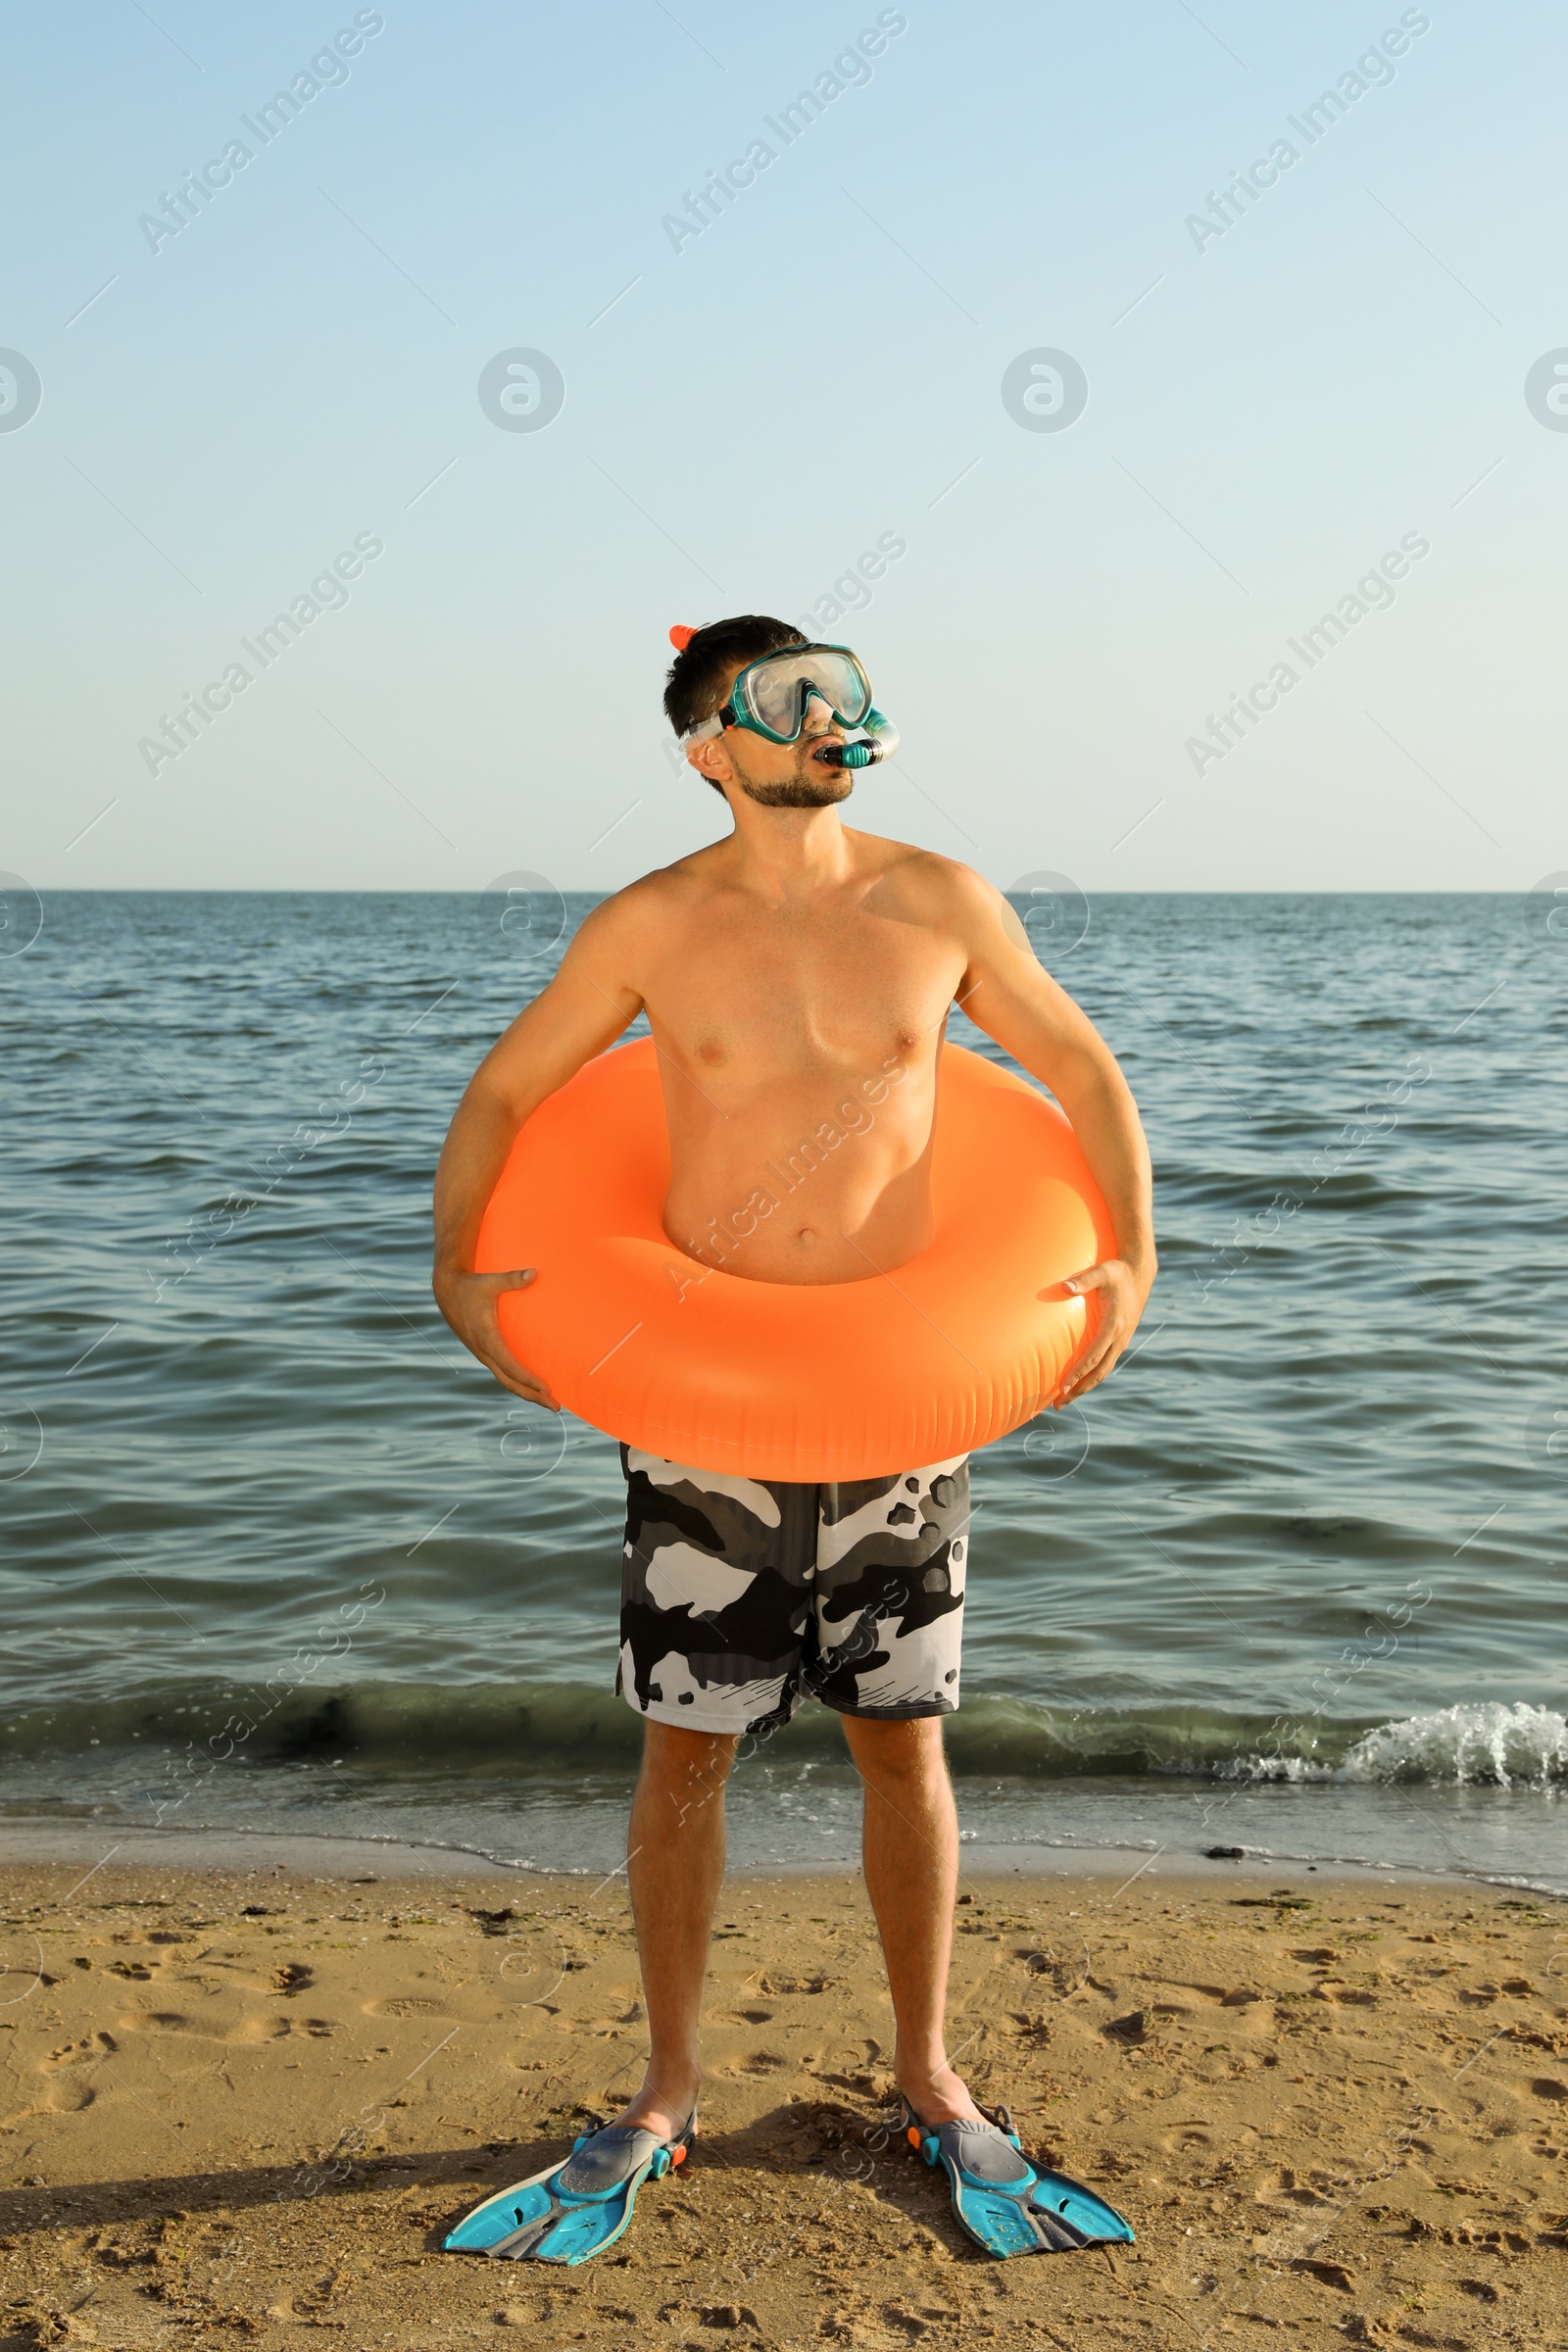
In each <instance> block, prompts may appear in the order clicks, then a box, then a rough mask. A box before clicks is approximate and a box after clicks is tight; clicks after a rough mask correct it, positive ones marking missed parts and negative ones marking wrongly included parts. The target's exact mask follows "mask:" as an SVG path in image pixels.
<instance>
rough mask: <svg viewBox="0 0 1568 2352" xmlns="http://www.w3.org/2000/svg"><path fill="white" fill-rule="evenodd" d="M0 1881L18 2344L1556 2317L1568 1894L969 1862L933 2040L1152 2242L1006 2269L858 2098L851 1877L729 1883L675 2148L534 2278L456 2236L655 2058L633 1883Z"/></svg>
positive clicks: (872, 2075)
mask: <svg viewBox="0 0 1568 2352" xmlns="http://www.w3.org/2000/svg"><path fill="white" fill-rule="evenodd" d="M1131 1866H1132V1867H1136V1860H1135V1861H1134V1863H1133V1864H1132V1865H1131ZM0 1896H3V1905H4V1916H5V1920H6V1945H5V1958H6V1964H7V1974H6V1976H5V1978H4V1979H3V1980H0V2000H3V2004H4V2005H3V2006H0V2036H3V2046H4V2056H5V2067H6V2113H5V2120H4V2137H5V2152H4V2160H3V2161H4V2193H3V2197H0V2266H3V2268H0V2301H3V2305H4V2310H3V2319H0V2342H3V2344H4V2345H5V2346H7V2347H21V2346H25V2345H42V2344H55V2343H76V2342H79V2343H83V2344H92V2343H97V2344H104V2345H125V2346H132V2345H143V2344H154V2343H160V2342H177V2343H180V2344H206V2343H213V2344H220V2343H221V2344H228V2343H234V2344H240V2343H244V2344H248V2345H250V2344H254V2345H261V2346H270V2345H278V2346H283V2345H287V2344H293V2343H301V2344H303V2343H306V2342H312V2341H316V2340H318V2338H319V2333H320V2331H321V2330H326V2331H327V2332H328V2333H329V2334H335V2335H336V2336H337V2337H339V2338H340V2339H341V2340H343V2341H345V2342H346V2343H348V2344H351V2345H360V2344H365V2345H383V2344H385V2345H397V2346H404V2345H406V2346H410V2347H416V2346H417V2347H420V2348H423V2347H430V2348H431V2352H436V2348H438V2347H444V2346H448V2345H455V2344H458V2343H466V2342H468V2341H470V2340H472V2339H473V2338H475V2337H478V2338H481V2339H485V2338H488V2337H490V2336H491V2335H492V2334H493V2333H494V2331H495V2330H496V2329H497V2328H498V2327H500V2328H505V2327H519V2328H522V2329H525V2330H528V2331H529V2340H530V2341H531V2342H533V2343H534V2344H537V2345H539V2346H541V2347H545V2348H546V2352H548V2348H549V2347H552V2346H557V2345H577V2344H585V2345H592V2346H599V2345H606V2346H609V2345H617V2346H618V2345H629V2344H632V2343H637V2344H643V2343H650V2344H670V2345H745V2346H755V2345H765V2346H768V2347H772V2346H779V2347H785V2346H797V2345H799V2346H808V2345H813V2346H814V2345H818V2344H824V2345H828V2344H831V2345H845V2346H864V2347H867V2348H874V2352H880V2348H882V2347H893V2346H907V2345H909V2344H912V2343H916V2342H930V2343H933V2344H947V2343H955V2344H964V2343H969V2342H972V2341H979V2340H980V2339H985V2340H987V2341H993V2340H994V2341H996V2342H998V2343H999V2344H1001V2343H1006V2342H1020V2343H1025V2344H1056V2345H1067V2346H1071V2347H1073V2352H1079V2348H1080V2347H1082V2348H1083V2352H1091V2348H1092V2347H1095V2346H1099V2345H1102V2344H1107V2343H1111V2344H1120V2343H1126V2344H1155V2345H1164V2344H1167V2343H1168V2344H1171V2345H1201V2344H1208V2343H1211V2342H1212V2343H1218V2342H1219V2341H1220V2340H1221V2339H1223V2340H1225V2341H1226V2342H1231V2341H1235V2342H1237V2343H1254V2342H1255V2343H1259V2344H1262V2343H1268V2344H1275V2345H1277V2344H1280V2343H1324V2344H1327V2343H1329V2342H1331V2341H1333V2342H1339V2341H1345V2340H1348V2341H1350V2342H1363V2343H1372V2342H1388V2343H1397V2344H1411V2345H1432V2346H1444V2347H1458V2346H1476V2347H1482V2346H1493V2345H1502V2344H1542V2345H1553V2346H1556V2345H1560V2344H1561V2343H1562V2342H1563V2340H1564V2336H1565V2332H1568V1987H1565V1983H1564V1974H1563V1963H1562V1958H1561V1955H1562V1954H1563V1953H1564V1952H1568V1936H1565V1932H1564V1931H1565V1928H1568V1920H1565V1918H1564V1916H1563V1914H1562V1911H1561V1909H1560V1907H1558V1906H1553V1905H1550V1904H1546V1903H1542V1902H1538V1901H1536V1900H1534V1899H1531V1898H1528V1897H1523V1896H1509V1895H1505V1894H1503V1893H1501V1892H1500V1891H1498V1890H1495V1889H1493V1888H1490V1887H1480V1886H1475V1885H1470V1884H1463V1883H1454V1884H1448V1885H1443V1884H1438V1883H1433V1882H1422V1881H1401V1882H1399V1883H1397V1884H1390V1883H1388V1882H1386V1881H1384V1882H1378V1881H1376V1880H1374V1879H1372V1878H1371V1877H1370V1876H1368V1877H1367V1878H1366V1879H1363V1880H1360V1881H1354V1882H1352V1881H1345V1880H1333V1879H1330V1878H1328V1877H1326V1876H1325V1875H1323V1874H1322V1873H1321V1872H1320V1873H1318V1874H1315V1875H1309V1874H1308V1873H1306V1872H1305V1871H1304V1870H1299V1871H1298V1872H1297V1873H1296V1874H1295V1875H1294V1876H1293V1875H1292V1872H1291V1870H1290V1868H1289V1867H1287V1868H1285V1869H1284V1870H1282V1869H1281V1867H1280V1866H1279V1865H1278V1864H1273V1865H1254V1864H1250V1863H1249V1864H1246V1865H1236V1866H1234V1867H1233V1868H1232V1870H1231V1871H1230V1872H1229V1873H1228V1874H1227V1872H1226V1871H1225V1870H1223V1869H1222V1868H1215V1869H1213V1870H1211V1871H1210V1872H1209V1873H1208V1874H1207V1875H1205V1876H1202V1877H1201V1878H1194V1877H1183V1878H1172V1877H1163V1878H1162V1877H1159V1876H1157V1875H1156V1874H1155V1872H1154V1871H1153V1870H1149V1869H1146V1870H1145V1871H1144V1872H1143V1873H1142V1874H1141V1875H1139V1876H1137V1877H1136V1878H1134V1879H1133V1880H1132V1881H1131V1883H1129V1884H1125V1885H1121V1886H1118V1885H1117V1884H1116V1882H1115V1880H1114V1879H1113V1878H1108V1877H1095V1878H1091V1877H1082V1876H1080V1877H1071V1878H1069V1877H1064V1876H1050V1877H1046V1878H1041V1877H1023V1876H1018V1875H1013V1876H1007V1877H1004V1878H998V1877H995V1876H991V1877H985V1878H974V1879H969V1880H967V1881H966V1882H965V1893H964V1896H963V1899H962V1901H961V1903H960V1908H959V1915H958V1916H959V1923H960V1924H959V1933H958V1936H957V1939H956V1969H955V1993H954V2001H953V2008H952V2018H953V2032H952V2045H953V2047H954V2049H955V2051H956V2052H957V2053H961V2057H960V2063H961V2065H962V2067H963V2069H964V2071H965V2072H966V2073H967V2075H968V2077H969V2080H970V2082H972V2083H973V2084H974V2086H975V2088H976V2090H977V2092H978V2094H979V2095H980V2096H981V2097H982V2098H985V2099H989V2100H1005V2101H1006V2102H1007V2103H1008V2104H1009V2105H1010V2106H1011V2107H1012V2109H1013V2110H1014V2112H1015V2115H1016V2118H1017V2121H1018V2124H1019V2127H1020V2129H1021V2131H1022V2133H1023V2137H1024V2143H1025V2146H1026V2147H1027V2148H1029V2149H1031V2150H1032V2151H1036V2152H1038V2153H1040V2154H1042V2155H1043V2156H1045V2157H1046V2158H1047V2159H1048V2160H1049V2161H1051V2162H1052V2163H1053V2164H1054V2165H1056V2166H1057V2167H1058V2168H1059V2169H1061V2170H1063V2171H1065V2172H1068V2173H1070V2174H1073V2175H1075V2176H1077V2177H1079V2178H1080V2179H1082V2180H1086V2181H1088V2182H1090V2183H1091V2184H1093V2185H1096V2186H1098V2187H1100V2188H1101V2189H1102V2190H1103V2192H1104V2193H1106V2194H1107V2195H1109V2196H1110V2198H1111V2199H1112V2200H1113V2201H1114V2202H1115V2203H1117V2204H1118V2205H1119V2206H1120V2207H1121V2208H1122V2209H1123V2210H1124V2211H1125V2212H1126V2213H1127V2214H1128V2215H1129V2217H1130V2218H1131V2220H1132V2221H1133V2223H1134V2225H1135V2227H1136V2229H1137V2231H1138V2243H1137V2245H1136V2246H1134V2247H1126V2248H1121V2249H1118V2250H1117V2251H1116V2252H1115V2253H1114V2254H1112V2253H1110V2252H1108V2251H1097V2252H1094V2253H1088V2254H1082V2255H1076V2256H1061V2257H1054V2258H1041V2259H1036V2260H1025V2261H1019V2262H1014V2263H1009V2264H1006V2265H1002V2264H997V2263H994V2262H991V2261H989V2260H988V2259H987V2258H986V2257H985V2256H983V2255H982V2254H981V2253H980V2252H979V2250H978V2249H977V2248H975V2247H973V2246H972V2245H971V2244H970V2243H969V2242H968V2240H967V2239H965V2238H964V2237H963V2236H962V2235H961V2233H960V2232H959V2231H958V2230H957V2229H956V2226H955V2224H954V2222H953V2220H952V2218H951V2215H950V2211H949V2208H948V2204H947V2199H946V2196H945V2193H944V2189H943V2186H942V2184H941V2180H940V2176H938V2175H935V2174H932V2173H930V2172H928V2171H927V2170H926V2169H925V2167H924V2166H922V2165H921V2164H919V2163H918V2161H917V2160H916V2159H915V2158H914V2157H912V2156H911V2155H909V2154H907V2152H906V2151H905V2150H904V2149H903V2148H902V2147H901V2146H900V2145H899V2144H898V2141H897V2139H896V2136H894V2135H893V2134H891V2133H890V2132H889V2131H887V2128H886V2126H887V2119H888V2108H887V2100H888V2097H889V2094H890V2091H891V2077H890V2075H889V2073H888V2071H887V2058H888V2055H889V2049H890V2039H891V2017H890V2012H889V2008H888V2003H887V1999H886V1995H885V1993H884V1991H883V1989H882V1986H881V1979H880V1970H879V1967H878V1964H877V1958H876V1952H875V1945H874V1940H873V1936H872V1931H871V1926H870V1920H869V1915H868V1912H867V1909H866V1905H865V1899H864V1894H863V1890H862V1889H861V1887H860V1886H859V1884H858V1881H857V1880H855V1879H853V1878H850V1877H847V1876H838V1877H832V1878H828V1877H805V1876H802V1877H781V1878H774V1879H770V1880H766V1881H761V1880H747V1879H736V1880H732V1881H731V1882H730V1883H729V1885H728V1886H727V1887H726V1889H725V1894H724V1897H723V1899H722V1901H721V1906H720V1912H719V1929H718V1936H717V1940H716V1942H715V1945H714V1954H713V1967H712V1973H711V1980H710V1993H709V2001H708V2025H707V2060H708V2067H709V2080H708V2083H707V2088H706V2092H705V2097H704V2103H703V2114H702V2137H701V2139H700V2141H699V2143H698V2146H697V2148H696V2150H695V2152H694V2154H693V2157H692V2159H691V2161H690V2163H689V2165H688V2166H687V2167H686V2169H685V2171H684V2174H682V2175H678V2176H676V2177H674V2178H672V2179H671V2180H665V2181H662V2182H652V2181H651V2182H649V2183H648V2185H647V2186H646V2187H645V2188H644V2190H643V2192H642V2195H641V2198H640V2200H639V2204H638V2208H637V2214H636V2219H635V2221H634V2223H633V2226H632V2229H631V2230H630V2232H629V2233H628V2235H627V2237H626V2238H625V2239H623V2240H622V2242H621V2243H620V2245H619V2246H617V2247H616V2248H614V2249H613V2250H612V2252H611V2253H610V2254H609V2255H607V2256H606V2257H603V2258H602V2259H601V2260H599V2261H598V2262H596V2263H592V2264H589V2265H587V2266H585V2267H584V2268H582V2269H580V2270H576V2271H561V2270H554V2269H552V2270H549V2271H547V2270H545V2269H543V2268H542V2267H537V2266H533V2265H514V2264H502V2263H496V2262H487V2261H484V2260H482V2259H476V2258H472V2257H466V2258H465V2257H459V2256H452V2255H445V2254H443V2253H441V2252H440V2250H439V2249H440V2243H441V2238H442V2235H443V2234H444V2231H445V2230H446V2229H448V2228H449V2227H450V2226H451V2223H452V2222H453V2220H454V2219H455V2218H456V2217H457V2216H458V2215H460V2214H461V2213H462V2212H463V2211H464V2209H465V2208H466V2206H467V2205H469V2204H470V2203H472V2202H474V2201H475V2200H476V2199H477V2198H478V2197H480V2196H482V2195H485V2194H488V2193H490V2192H491V2191H492V2190H494V2189H496V2188H499V2187H501V2186H503V2185H504V2184H505V2183H506V2182H507V2181H509V2180H515V2179H516V2178H518V2177H520V2176H522V2175H525V2174H527V2173H530V2172H532V2171H534V2170H535V2169H536V2168H537V2167H538V2166H540V2165H541V2164H543V2163H544V2162H546V2161H548V2160H549V2159H550V2158H551V2157H552V2156H553V2155H555V2154H556V2153H557V2152H562V2153H564V2151H565V2149H566V2147H567V2146H568V2145H569V2142H570V2139H571V2137H572V2135H573V2133H574V2132H575V2131H578V2130H581V2129H582V2128H583V2127H584V2124H585V2122H586V2121H587V2119H588V2118H589V2117H590V2115H592V2114H594V2113H602V2112H605V2111H607V2110H609V2109H612V2108H613V2106H614V2105H615V2104H616V2102H617V2101H618V2100H619V2099H620V2098H621V2097H623V2096H624V2095H625V2093H626V2092H627V2091H628V2090H629V2088H630V2087H631V2086H632V2084H633V2083H634V2082H635V2081H636V2079H637V2075H638V2070H639V2066H640V2062H641V2053H642V2049H643V2026H642V2008H641V2002H640V1998H639V1992H638V1985H637V1973H636V1964H635V1955H634V1950H633V1944H632V1937H631V1929H630V1920H629V1916H628V1912H627V1906H626V1897H625V1889H624V1884H623V1881H622V1880H621V1879H620V1878H619V1877H616V1878H614V1879H613V1880H611V1881H610V1882H609V1883H608V1884H606V1885H603V1886H598V1887H596V1886H593V1885H591V1884H590V1883H589V1882H587V1881H584V1880H560V1879H555V1880H544V1879H538V1878H520V1877H518V1876H515V1875H502V1874H500V1873H492V1874H488V1875H485V1876H482V1877H475V1878H473V1879H472V1880H457V1879H452V1878H438V1877H425V1878H420V1879H417V1880H416V1879H390V1878H369V1877H366V1878H361V1879H347V1878H324V1877H318V1876H313V1875H311V1874H310V1873H309V1872H308V1871H307V1870H305V1869H302V1868H299V1867H278V1866H270V1867H262V1868H257V1869H252V1870H241V1869H234V1870H213V1869H203V1870H191V1869H174V1868H164V1867H158V1866H157V1865H156V1864H154V1863H149V1862H146V1861H140V1862H138V1863H137V1864H135V1865H134V1866H131V1867H125V1866H123V1865H122V1864H121V1863H120V1862H118V1861H111V1862H109V1863H107V1864H105V1865H104V1866H102V1867H100V1868H98V1869H96V1870H95V1871H93V1872H92V1874H91V1875H90V1876H89V1877H87V1878H85V1880H84V1879H83V1869H82V1865H80V1864H78V1863H58V1864H57V1863H51V1864H11V1865H8V1866H6V1867H5V1868H4V1870H3V1871H0ZM1554 1960H1555V1963H1556V1968H1555V1973H1554ZM501 2340H506V2339H505V2338H504V2337H503V2338H502V2339H501Z"/></svg>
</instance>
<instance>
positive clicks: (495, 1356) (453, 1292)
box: [430, 1266, 561, 1413]
mask: <svg viewBox="0 0 1568 2352" xmlns="http://www.w3.org/2000/svg"><path fill="white" fill-rule="evenodd" d="M534 1273H535V1269H534V1268H533V1267H532V1266H524V1267H522V1268H521V1269H520V1271H519V1272H517V1273H515V1274H463V1273H459V1272H458V1271H457V1270H456V1269H455V1268H453V1267H451V1266H438V1267H437V1268H436V1271H435V1273H434V1274H433V1275H432V1277H431V1280H430V1288H431V1290H432V1291H433V1292H434V1293H435V1302H436V1304H437V1306H438V1307H439V1308H440V1309H441V1312H442V1313H443V1314H444V1315H445V1317H446V1319H447V1321H448V1322H449V1323H450V1324H451V1326H452V1328H453V1330H454V1331H455V1332H456V1333H457V1335H458V1337H459V1339H460V1340H461V1341H462V1342H463V1345H464V1346H465V1348H467V1350H468V1353H469V1354H470V1355H476V1356H477V1357H478V1359H479V1361H480V1363H481V1364H483V1366H484V1368H485V1370H486V1371H487V1372H493V1373H494V1374H495V1376H496V1378H497V1380H499V1381H500V1383H501V1386H502V1387H503V1388H504V1389H510V1390H511V1391H512V1393H513V1395H514V1396H515V1397H526V1398H527V1399H528V1402H529V1403H530V1404H542V1405H544V1406H546V1407H547V1408H548V1409H549V1411H551V1412H553V1413H559V1412H560V1410H561V1407H560V1405H559V1404H558V1403H557V1402H556V1400H555V1398H554V1397H552V1396H551V1394H550V1391H549V1389H548V1388H547V1387H546V1385H545V1383H544V1382H543V1381H542V1380H538V1379H536V1378H535V1377H534V1375H533V1373H531V1372H530V1371H529V1370H528V1368H527V1366H526V1364H519V1363H518V1361H517V1359H516V1357H515V1355H514V1354H513V1352H512V1350H511V1348H509V1347H508V1346H507V1343H506V1341H505V1340H504V1339H503V1338H502V1337H501V1325H500V1323H499V1322H498V1320H497V1318H496V1300H497V1299H499V1298H500V1297H501V1294H502V1292H503V1291H521V1290H526V1288H527V1286H528V1284H529V1283H530V1282H532V1281H533V1279H534Z"/></svg>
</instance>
